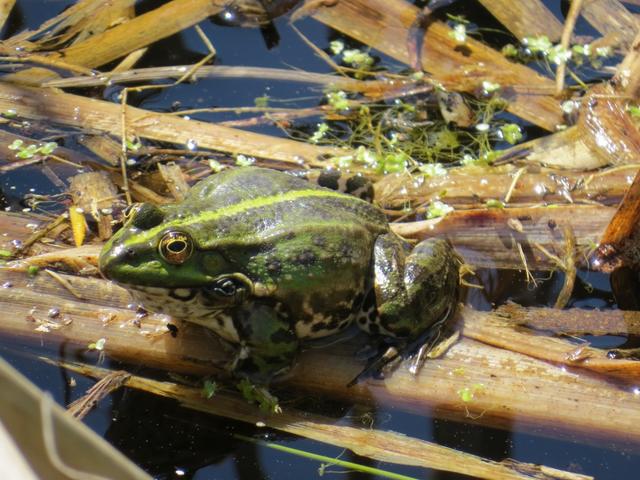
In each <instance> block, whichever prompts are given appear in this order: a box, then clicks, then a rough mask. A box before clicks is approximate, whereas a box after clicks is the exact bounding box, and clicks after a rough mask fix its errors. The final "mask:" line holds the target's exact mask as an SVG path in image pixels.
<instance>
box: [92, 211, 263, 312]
mask: <svg viewBox="0 0 640 480" xmlns="http://www.w3.org/2000/svg"><path fill="white" fill-rule="evenodd" d="M189 225H190V222H186V221H184V218H183V217H181V216H180V215H179V214H176V213H175V211H174V210H172V207H170V206H169V207H158V206H155V205H151V204H147V203H144V204H138V205H135V206H133V207H132V208H131V209H130V211H129V213H128V214H127V220H126V222H125V224H124V226H123V227H122V229H120V230H119V231H118V232H116V234H115V235H113V237H112V238H111V239H110V240H109V241H108V242H107V243H106V244H105V246H104V248H103V249H102V252H101V253H100V260H99V267H100V271H101V272H102V274H103V275H104V276H105V277H106V278H108V279H110V280H113V281H115V282H118V283H122V284H127V285H132V286H139V287H161V288H168V289H181V288H188V289H194V288H199V289H205V290H207V291H209V293H210V294H211V295H213V296H216V297H217V296H220V303H226V302H225V299H228V300H231V299H232V298H233V299H234V303H235V302H237V301H238V294H239V293H242V296H245V295H246V294H250V293H252V292H253V284H252V282H251V281H250V280H249V279H248V278H247V277H245V276H244V275H242V274H240V273H238V272H235V271H234V268H233V265H231V264H230V263H229V262H228V261H227V260H226V259H225V257H224V256H223V255H222V253H220V252H218V251H215V250H204V249H202V248H201V247H200V246H199V243H198V239H197V238H196V236H195V234H194V231H193V230H192V229H190V228H189ZM240 290H241V292H240ZM214 294H215V295H214Z"/></svg>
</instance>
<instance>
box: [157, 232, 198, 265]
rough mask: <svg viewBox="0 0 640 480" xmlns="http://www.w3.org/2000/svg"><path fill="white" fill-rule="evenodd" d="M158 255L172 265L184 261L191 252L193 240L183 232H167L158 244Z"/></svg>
mask: <svg viewBox="0 0 640 480" xmlns="http://www.w3.org/2000/svg"><path fill="white" fill-rule="evenodd" d="M158 250H159V251H160V255H161V256H162V258H164V259H165V260H166V261H167V262H169V263H171V264H172V265H180V264H182V263H184V262H186V261H187V260H188V259H189V257H191V254H192V253H193V240H191V237H190V236H189V235H187V234H186V233H184V232H168V233H165V235H164V237H162V239H161V240H160V243H159V244H158Z"/></svg>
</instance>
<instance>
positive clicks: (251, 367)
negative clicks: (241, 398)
mask: <svg viewBox="0 0 640 480" xmlns="http://www.w3.org/2000/svg"><path fill="white" fill-rule="evenodd" d="M279 307H280V306H279V304H274V305H272V304H271V303H261V302H249V303H247V304H245V305H242V306H240V307H238V308H237V309H236V310H235V311H234V313H233V317H234V326H235V328H236V330H237V331H238V334H239V337H240V338H241V340H242V341H241V346H240V352H239V355H238V358H237V359H236V362H235V367H234V374H236V375H238V376H240V377H245V378H248V379H249V380H251V381H252V382H253V383H256V384H263V385H266V384H268V383H269V382H270V381H271V379H273V377H275V376H277V375H280V374H282V373H285V372H286V371H287V370H288V369H289V368H290V367H291V365H292V363H293V361H294V359H295V357H296V354H297V353H298V347H299V341H298V337H297V335H296V332H295V330H294V329H293V327H292V325H291V322H290V321H289V319H288V318H287V315H285V314H284V313H283V312H282V311H281V309H280V308H279Z"/></svg>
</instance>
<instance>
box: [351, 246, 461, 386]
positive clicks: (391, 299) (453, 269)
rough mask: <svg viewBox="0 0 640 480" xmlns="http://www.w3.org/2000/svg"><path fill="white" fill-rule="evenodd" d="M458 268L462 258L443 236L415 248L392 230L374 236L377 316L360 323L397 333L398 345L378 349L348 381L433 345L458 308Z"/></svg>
mask: <svg viewBox="0 0 640 480" xmlns="http://www.w3.org/2000/svg"><path fill="white" fill-rule="evenodd" d="M459 267H460V261H459V259H458V256H457V255H456V253H455V252H454V250H453V248H452V247H451V245H450V244H449V242H447V241H445V240H437V239H428V240H424V241H422V242H420V243H419V244H418V245H416V247H415V248H414V249H413V250H411V248H410V246H409V245H408V244H407V243H406V242H404V241H403V240H402V239H400V238H399V237H397V236H396V235H394V234H392V233H389V234H385V235H381V236H379V237H378V238H377V239H376V243H375V246H374V256H373V271H374V288H373V289H372V292H373V296H374V298H375V303H376V305H377V309H376V314H375V315H367V316H366V317H361V318H360V320H362V319H363V318H366V321H365V322H363V321H359V322H358V326H360V327H361V328H362V329H363V330H366V331H368V332H369V333H372V334H381V335H384V336H387V337H394V338H395V339H396V345H394V346H392V347H387V348H385V349H384V351H382V352H379V354H378V355H377V356H376V357H374V358H373V359H371V360H370V362H369V363H368V364H367V366H366V367H365V369H364V370H363V372H362V373H361V374H360V375H358V377H356V378H355V379H354V380H353V381H352V382H351V383H350V384H353V383H355V382H357V381H358V379H360V378H362V377H363V376H364V375H366V374H369V373H376V372H379V371H380V370H381V369H382V368H383V367H384V366H385V365H387V364H389V363H390V362H393V361H394V360H396V359H397V358H398V357H400V356H406V355H411V354H412V353H414V352H415V351H416V350H418V349H419V348H420V347H421V346H422V345H424V344H425V343H426V344H432V343H433V341H434V339H436V338H437V337H438V335H439V332H440V328H441V327H442V325H443V324H444V323H445V322H446V320H447V319H448V318H449V317H450V315H451V313H452V312H453V311H454V310H455V306H456V303H457V300H458V285H459V273H458V272H459ZM366 303H367V302H366V301H365V304H366ZM363 307H364V306H363ZM363 310H364V308H363Z"/></svg>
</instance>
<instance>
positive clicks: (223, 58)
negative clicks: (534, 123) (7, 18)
mask: <svg viewBox="0 0 640 480" xmlns="http://www.w3.org/2000/svg"><path fill="white" fill-rule="evenodd" d="M71 3H72V2H64V1H49V2H46V1H45V2H43V1H18V11H16V12H15V13H14V15H12V18H11V23H10V25H9V26H8V27H7V28H5V31H4V32H3V35H4V36H5V37H6V36H7V35H10V34H13V33H15V32H17V31H20V30H22V29H24V28H33V27H35V26H37V25H39V24H40V23H41V22H43V21H45V20H46V19H48V18H50V17H51V16H53V15H54V14H55V13H57V12H59V11H61V10H62V9H63V8H65V6H67V5H70V4H71ZM154 3H155V2H143V5H142V7H141V8H150V7H151V6H152V5H153V4H154ZM463 3H465V5H462V6H454V7H453V9H452V11H453V12H456V13H466V14H467V15H469V16H470V17H471V18H472V19H474V20H475V21H476V22H478V23H481V24H482V25H488V26H491V27H494V28H498V27H499V26H498V24H497V23H495V22H494V21H492V20H491V18H490V16H489V15H488V14H487V13H486V12H483V10H482V8H481V7H480V6H479V5H477V4H475V3H474V2H463ZM549 3H552V4H553V5H552V7H553V8H554V9H556V10H558V9H559V6H558V5H557V2H549ZM275 26H276V29H277V31H278V32H279V35H280V42H279V46H278V47H276V48H272V49H268V48H267V47H266V44H265V41H264V39H263V37H262V35H261V33H260V31H259V30H257V29H241V28H229V27H223V26H219V25H214V24H212V23H209V22H204V23H202V24H201V27H202V28H203V30H204V31H205V33H206V34H207V35H208V36H209V38H211V39H212V41H213V43H214V44H215V47H216V49H217V51H218V56H217V60H216V63H217V64H221V65H252V66H270V67H282V68H284V67H287V66H292V67H297V68H301V69H304V70H308V71H315V72H329V71H330V70H329V67H328V66H327V65H326V64H325V63H324V62H322V61H321V60H320V59H318V58H317V57H316V56H315V55H314V54H313V53H312V52H311V51H310V50H309V49H308V47H306V46H305V45H304V44H302V43H301V42H300V41H299V38H298V37H297V35H296V34H295V33H294V32H293V31H292V30H291V28H289V27H288V26H287V24H286V21H285V20H283V19H280V20H277V21H276V22H275ZM298 27H299V28H300V29H301V30H303V31H304V32H305V34H306V35H307V37H308V38H309V39H310V40H311V41H313V42H314V43H315V44H316V45H320V46H326V45H328V43H329V41H331V40H333V39H336V38H339V35H338V34H336V33H335V32H333V31H331V30H330V29H328V28H326V27H325V26H323V25H321V24H319V23H317V22H314V21H313V20H303V21H301V22H299V23H298ZM578 31H579V33H581V34H589V33H592V32H591V30H590V27H589V26H588V25H586V24H585V23H584V22H581V23H579V25H578ZM489 40H490V41H491V42H493V43H494V44H500V43H504V42H506V41H510V39H509V38H508V36H507V35H503V34H492V35H491V36H490V38H489ZM206 53H207V51H206V48H205V47H204V46H203V45H202V43H201V42H200V40H199V39H198V37H197V35H196V34H195V33H194V31H193V30H192V29H190V30H189V31H188V32H184V33H182V34H180V35H176V36H174V37H171V38H169V39H166V40H164V41H162V42H160V43H159V44H158V45H156V46H154V47H153V48H152V49H151V50H150V52H149V53H148V54H147V56H146V57H145V59H144V62H143V64H140V65H139V66H157V65H175V64H188V63H192V62H195V61H197V60H199V59H200V58H201V57H202V56H203V55H205V54H206ZM382 59H383V60H384V61H385V62H386V63H387V64H390V65H394V64H395V62H394V61H393V60H388V59H384V57H383V58H382ZM116 93H117V89H115V88H112V89H107V90H106V91H105V92H104V93H103V95H104V96H105V97H106V98H115V94H116ZM265 94H266V95H269V96H270V97H272V98H274V99H299V100H297V102H296V105H297V106H312V105H316V104H317V102H318V98H319V97H320V95H321V93H320V92H319V91H318V90H317V89H315V88H311V87H304V86H300V85H299V84H295V85H293V84H289V83H287V82H273V83H269V82H261V81H259V80H255V79H252V80H243V81H240V80H206V79H205V80H202V81H200V82H198V83H197V84H186V85H180V86H178V87H175V88H172V89H166V90H162V91H157V92H153V93H151V94H145V95H144V96H139V97H137V98H134V101H135V102H136V103H137V104H138V105H139V106H141V107H144V108H148V109H158V110H169V109H171V108H175V106H176V105H178V104H179V106H180V108H198V107H205V106H207V107H210V106H252V105H253V103H254V98H256V97H259V96H262V95H265ZM309 97H310V98H309ZM198 118H203V119H215V120H226V119H233V118H237V117H236V116H235V115H234V114H226V115H224V114H223V115H220V114H218V115H217V116H216V117H212V116H211V115H210V114H203V115H201V116H200V117H198ZM313 121H314V120H310V122H313ZM525 127H526V125H525ZM532 130H533V129H532ZM259 131H262V132H264V133H270V134H279V133H280V132H279V131H278V130H277V129H276V128H275V127H261V128H260V129H259ZM71 142H72V140H71ZM70 146H72V144H70ZM0 186H2V189H3V191H4V194H5V195H6V196H7V197H8V202H9V204H11V205H13V206H14V207H15V208H18V207H20V202H19V201H20V199H21V198H22V196H23V195H24V194H25V193H27V192H28V190H29V189H30V188H36V189H37V190H38V192H41V193H51V192H54V191H56V189H55V187H54V186H53V185H51V184H50V183H49V182H48V181H47V179H46V178H45V177H43V176H41V175H39V174H38V172H37V170H36V169H33V170H27V171H25V170H20V171H18V172H16V173H11V174H7V175H3V176H2V178H0ZM11 187H15V188H13V189H12V188H11ZM481 276H486V277H485V278H488V277H492V282H491V284H493V285H498V286H499V287H496V289H495V290H494V291H490V292H488V294H486V295H479V294H476V295H474V296H473V298H470V299H469V300H470V301H471V302H472V303H473V304H474V305H475V306H476V307H478V308H488V307H489V305H490V304H491V303H492V302H495V303H501V302H504V301H506V300H507V299H512V300H515V301H517V302H519V303H521V304H525V305H547V304H549V303H550V302H552V301H553V299H555V297H556V295H557V293H558V291H559V290H560V288H561V286H562V275H561V274H557V275H555V276H554V277H553V278H552V279H551V280H549V281H547V282H544V283H543V284H542V286H541V287H540V288H538V289H536V290H531V289H530V288H528V287H527V285H526V283H525V282H524V278H523V277H524V276H523V274H521V273H509V272H503V273H498V272H489V271H487V272H481ZM504 285H508V287H507V288H506V289H505V288H504V287H503V286H504ZM571 305H572V306H576V307H584V308H601V309H606V308H614V307H615V302H614V300H613V296H612V294H611V291H610V288H609V281H608V278H607V277H606V276H604V275H598V274H594V273H589V272H580V275H579V281H578V283H577V286H576V289H575V291H574V297H573V298H572V300H571ZM608 341H609V342H610V343H609V344H608V345H607V346H612V345H614V344H616V343H617V342H619V341H620V339H616V338H612V339H609V340H608ZM45 348H48V347H45ZM42 350H43V348H42V347H41V346H38V345H24V344H19V343H12V344H8V343H7V342H6V340H3V341H2V343H0V355H2V356H3V357H4V358H6V359H7V360H8V361H9V362H10V363H12V364H13V365H14V366H16V367H17V368H18V369H19V370H20V371H21V372H22V373H23V374H25V375H26V376H27V377H28V378H30V379H31V380H32V381H33V382H35V383H36V384H37V385H38V386H39V387H41V388H43V389H45V390H48V391H50V392H51V393H52V395H54V397H55V399H56V400H57V401H58V402H60V403H61V404H68V403H69V402H71V401H73V400H75V399H76V398H78V397H80V396H81V395H82V394H83V393H84V392H85V390H86V389H87V388H88V387H90V386H91V385H92V384H93V381H92V380H89V379H85V378H83V377H79V376H76V375H71V374H68V373H66V372H65V371H62V370H59V369H57V368H55V367H52V366H49V365H45V364H43V363H41V362H38V361H35V360H33V359H31V358H30V357H29V356H28V355H27V354H30V353H33V354H38V355H42V354H43V351H42ZM47 353H50V354H51V355H52V356H53V357H56V356H58V355H61V356H63V357H67V356H71V354H70V352H64V351H59V350H57V349H55V350H52V351H50V352H47ZM105 366H107V367H113V368H118V366H119V365H118V364H116V363H114V362H110V361H107V362H106V365H105ZM129 368H131V367H129ZM135 368H138V367H135V366H134V369H135ZM70 376H73V377H74V378H75V380H76V381H77V386H75V387H74V388H70V387H69V386H68V381H69V377H70ZM314 407H315V408H316V409H318V410H319V411H321V412H322V413H324V414H326V415H330V416H332V417H334V418H336V422H337V423H342V424H346V425H348V424H356V425H362V424H363V423H362V422H364V421H371V420H373V422H374V423H373V426H374V427H376V428H379V429H384V430H393V431H397V432H402V433H404V434H407V435H410V436H414V437H416V438H420V439H424V440H429V441H435V442H437V443H439V444H442V445H446V446H450V447H453V448H456V449H460V450H463V451H465V452H469V453H474V454H478V455H482V456H484V457H487V458H490V459H493V460H498V461H499V460H502V459H504V458H507V457H510V458H515V459H517V460H519V461H522V462H530V463H540V464H545V465H548V466H551V467H556V468H560V469H568V470H571V471H574V472H580V473H585V474H589V475H594V476H595V477H596V478H602V479H618V478H634V476H633V475H634V473H635V472H638V471H639V469H640V458H639V457H638V456H637V452H634V453H628V452H625V451H620V450H619V446H616V447H612V448H610V447H611V446H609V445H605V444H602V445H600V446H598V447H594V446H585V445H583V444H581V443H572V442H561V441H557V440H550V439H546V438H541V437H535V436H531V435H528V434H527V433H526V432H523V431H521V429H520V428H519V426H518V424H517V422H516V423H514V425H513V428H512V430H511V431H503V430H493V429H488V428H480V427H474V426H469V425H461V424H456V423H452V422H447V421H441V420H436V419H433V418H431V417H430V416H429V415H428V412H425V416H415V415H410V414H407V413H405V412H402V411H395V410H393V409H389V408H379V409H375V407H361V406H360V407H358V406H352V405H342V404H336V403H330V402H328V401H320V404H319V405H318V404H317V403H316V404H315V405H314ZM85 421H86V423H87V424H88V425H90V426H91V428H93V429H94V430H95V431H96V432H97V433H99V434H100V435H103V436H104V437H105V438H106V439H107V440H109V441H110V442H111V443H112V444H114V445H115V446H116V447H118V448H119V449H120V450H121V451H123V452H124V453H125V454H126V455H127V456H129V457H130V458H131V459H132V460H134V461H135V462H136V463H137V464H139V465H141V466H142V467H143V468H144V469H146V470H147V471H148V472H150V473H151V474H152V475H154V476H155V477H157V478H194V479H232V478H239V479H262V478H265V479H266V478H290V477H293V478H316V477H318V476H319V474H320V472H319V470H318V469H319V467H320V465H319V463H318V462H316V461H311V460H307V459H303V458H300V457H297V456H294V455H291V454H287V453H281V452H275V451H273V450H270V449H267V448H264V447H261V446H256V445H254V444H252V443H248V442H246V441H243V440H239V439H237V438H236V437H234V434H241V435H247V436H258V438H266V439H269V440H273V441H275V442H279V443H282V444H286V445H288V446H291V447H295V448H298V449H300V450H305V451H310V452H313V453H318V454H323V455H326V456H328V457H338V456H340V458H341V459H345V460H352V461H355V462H358V463H362V464H365V465H371V466H376V467H379V468H382V469H386V470H389V471H392V472H395V473H400V474H404V475H408V476H411V477H417V478H430V479H453V478H462V477H461V476H456V475H451V474H444V473H439V472H432V471H425V470H423V469H417V468H411V467H402V466H398V465H389V464H382V463H380V462H373V461H371V460H369V459H367V458H359V457H357V456H355V455H353V454H351V453H348V452H343V451H342V449H339V448H335V447H333V446H330V445H325V444H321V443H317V442H312V441H309V440H305V439H298V438H295V437H291V436H285V435H282V434H279V433H276V432H271V431H268V432H265V431H264V430H257V429H256V428H253V427H252V426H248V425H246V424H240V423H236V422H231V421H229V420H226V419H221V418H216V417H212V416H207V415H202V414H198V413H194V412H191V411H188V410H185V409H182V408H180V407H179V406H178V405H176V403H175V402H173V401H171V400H166V399H161V398H157V397H155V396H152V395H149V394H146V393H141V392H136V391H132V390H122V391H120V392H118V393H116V394H114V395H111V396H110V397H109V398H108V399H106V400H104V401H102V402H101V403H100V404H99V406H98V408H96V409H95V410H94V411H92V412H91V413H90V414H89V415H88V416H87V417H86V419H85ZM324 475H325V476H328V477H329V476H330V478H349V479H356V478H374V476H371V475H364V474H360V473H354V472H348V471H345V470H343V469H341V468H340V467H329V468H328V469H327V470H326V471H325V472H324Z"/></svg>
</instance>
